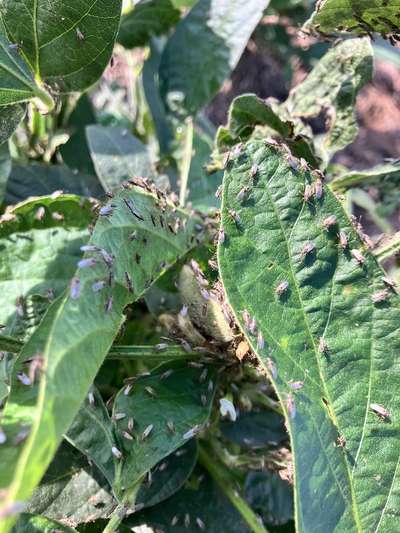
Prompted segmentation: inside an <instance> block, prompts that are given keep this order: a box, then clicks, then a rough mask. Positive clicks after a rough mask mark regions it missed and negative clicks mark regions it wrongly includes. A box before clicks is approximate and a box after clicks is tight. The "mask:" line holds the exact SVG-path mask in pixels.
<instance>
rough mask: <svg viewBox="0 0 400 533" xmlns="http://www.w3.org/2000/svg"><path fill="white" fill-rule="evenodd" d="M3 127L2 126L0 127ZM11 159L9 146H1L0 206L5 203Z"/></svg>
mask: <svg viewBox="0 0 400 533" xmlns="http://www.w3.org/2000/svg"><path fill="white" fill-rule="evenodd" d="M0 127H1V126H0ZM11 166H12V163H11V157H10V151H9V149H8V144H7V143H3V144H0V204H1V203H3V200H4V194H5V192H6V187H7V181H8V177H9V176H10V172H11Z"/></svg>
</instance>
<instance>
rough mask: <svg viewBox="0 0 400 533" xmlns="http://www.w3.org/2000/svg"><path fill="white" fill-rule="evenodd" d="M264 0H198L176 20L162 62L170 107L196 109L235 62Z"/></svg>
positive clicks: (163, 88)
mask: <svg viewBox="0 0 400 533" xmlns="http://www.w3.org/2000/svg"><path fill="white" fill-rule="evenodd" d="M267 5H268V0H246V1H245V0H230V1H229V0H199V1H198V2H197V3H196V4H195V6H194V7H193V8H192V9H191V11H190V12H189V13H188V14H187V15H186V17H185V18H183V19H182V20H181V21H180V22H179V23H178V25H177V26H176V29H175V32H174V34H173V35H172V37H171V38H170V39H169V41H168V43H167V46H166V48H165V50H164V53H163V56H162V59H161V65H160V80H161V85H160V86H161V94H162V96H163V98H164V100H165V102H166V105H167V107H168V108H169V109H170V111H171V112H173V113H175V114H177V115H181V116H182V115H183V116H187V115H194V114H195V113H196V112H197V111H199V109H200V108H201V107H202V106H204V105H205V104H206V103H207V102H208V101H209V100H210V98H211V97H212V96H213V95H214V94H215V93H216V92H217V91H218V89H219V88H220V86H221V85H222V83H223V82H224V80H225V79H226V78H228V77H229V75H230V73H231V71H232V70H233V69H234V68H235V66H236V64H237V62H238V61H239V59H240V56H241V55H242V53H243V50H244V49H245V47H246V44H247V41H248V40H249V38H250V36H251V34H252V32H253V30H254V29H255V27H256V26H257V24H258V22H259V20H260V18H261V16H262V13H263V10H264V9H265V8H266V7H267Z"/></svg>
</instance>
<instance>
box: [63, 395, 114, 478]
mask: <svg viewBox="0 0 400 533" xmlns="http://www.w3.org/2000/svg"><path fill="white" fill-rule="evenodd" d="M66 439H67V440H68V441H69V442H70V443H71V444H72V445H73V446H75V448H77V449H78V450H80V451H81V452H82V453H84V454H86V455H87V456H88V457H89V458H90V459H91V460H92V461H94V463H95V464H96V466H97V467H98V468H99V470H100V471H101V472H102V474H103V475H104V477H105V478H106V479H107V481H108V482H109V483H110V485H112V484H113V481H114V477H115V457H114V456H113V454H112V452H111V449H112V447H113V446H116V442H115V439H114V435H113V427H112V423H111V420H110V417H109V415H108V412H107V409H106V406H105V405H104V402H103V399H102V397H101V395H100V394H99V392H98V390H97V389H96V388H95V387H92V388H91V390H90V392H89V394H88V396H87V397H86V399H85V401H84V402H83V404H82V405H81V408H80V409H79V411H78V413H77V415H76V417H75V419H74V421H73V422H72V424H71V426H70V428H69V429H68V432H67V435H66Z"/></svg>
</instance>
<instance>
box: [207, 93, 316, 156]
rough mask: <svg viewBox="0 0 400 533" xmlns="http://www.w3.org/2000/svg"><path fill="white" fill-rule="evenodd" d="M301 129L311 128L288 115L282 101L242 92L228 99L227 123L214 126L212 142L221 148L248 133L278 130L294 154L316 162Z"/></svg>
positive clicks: (246, 137) (270, 132) (265, 134)
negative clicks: (229, 103)
mask: <svg viewBox="0 0 400 533" xmlns="http://www.w3.org/2000/svg"><path fill="white" fill-rule="evenodd" d="M257 128H260V131H257ZM305 133H307V134H308V136H309V137H311V132H309V131H308V130H307V128H305V126H304V124H303V123H302V122H301V121H300V120H299V119H294V118H292V117H290V116H289V113H288V112H287V111H286V109H285V108H284V105H281V104H277V103H273V102H272V101H267V100H262V99H261V98H259V97H258V96H256V95H255V94H242V95H240V96H237V97H236V98H235V99H234V100H233V102H232V103H231V105H230V108H229V116H228V124H227V125H226V127H220V128H219V129H218V132H217V139H216V142H217V146H218V149H219V150H220V151H224V150H226V149H229V148H231V147H232V146H234V145H235V144H237V143H239V142H242V141H247V140H248V139H249V138H250V137H257V138H264V137H266V136H268V134H272V135H276V134H278V136H280V137H281V138H282V139H283V140H284V141H285V142H286V143H287V144H288V145H289V146H290V148H291V151H292V152H293V154H294V155H295V156H296V157H303V158H304V159H305V160H306V161H308V162H309V163H311V164H312V165H313V166H317V159H316V156H315V154H314V151H315V150H314V147H313V145H312V142H311V140H309V139H308V138H307V136H306V135H305Z"/></svg>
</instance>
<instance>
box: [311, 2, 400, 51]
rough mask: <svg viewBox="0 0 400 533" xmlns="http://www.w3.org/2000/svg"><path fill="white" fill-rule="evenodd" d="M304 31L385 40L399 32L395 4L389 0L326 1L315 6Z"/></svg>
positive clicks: (396, 6)
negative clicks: (375, 34)
mask: <svg viewBox="0 0 400 533" xmlns="http://www.w3.org/2000/svg"><path fill="white" fill-rule="evenodd" d="M305 29H306V30H314V31H316V32H317V33H321V34H322V35H327V34H328V35H331V34H338V33H346V34H348V33H349V32H351V33H354V34H357V35H372V34H373V33H374V32H377V33H380V34H381V35H382V37H385V38H388V37H390V36H391V35H393V34H397V33H399V30H400V28H399V19H398V5H397V4H396V3H395V2H393V1H391V0H361V1H360V0H326V1H325V2H323V3H321V4H319V5H318V4H317V8H316V11H315V12H314V13H313V15H312V17H311V18H310V20H308V21H307V22H306V24H305ZM394 42H395V41H394ZM394 42H393V44H394Z"/></svg>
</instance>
